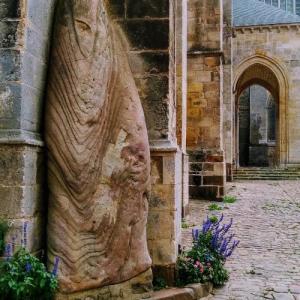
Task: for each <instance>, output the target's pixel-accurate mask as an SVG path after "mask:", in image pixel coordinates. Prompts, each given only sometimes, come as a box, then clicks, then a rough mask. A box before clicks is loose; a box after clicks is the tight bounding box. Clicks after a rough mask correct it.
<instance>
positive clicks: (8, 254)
mask: <svg viewBox="0 0 300 300" xmlns="http://www.w3.org/2000/svg"><path fill="white" fill-rule="evenodd" d="M5 257H6V260H9V259H10V258H11V244H7V245H6V246H5Z"/></svg>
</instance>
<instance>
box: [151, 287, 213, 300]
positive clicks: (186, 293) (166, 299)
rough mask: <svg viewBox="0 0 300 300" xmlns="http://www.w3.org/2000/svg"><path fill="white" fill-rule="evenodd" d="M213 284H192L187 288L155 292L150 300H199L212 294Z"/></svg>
mask: <svg viewBox="0 0 300 300" xmlns="http://www.w3.org/2000/svg"><path fill="white" fill-rule="evenodd" d="M212 289H213V286H212V284H210V283H208V284H200V283H195V284H190V285H188V286H186V287H185V288H170V289H165V290H161V291H158V292H154V293H153V296H152V298H150V299H149V300H198V299H201V298H203V297H207V296H208V295H209V294H210V293H211V292H212Z"/></svg>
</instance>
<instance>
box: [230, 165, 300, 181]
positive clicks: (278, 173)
mask: <svg viewBox="0 0 300 300" xmlns="http://www.w3.org/2000/svg"><path fill="white" fill-rule="evenodd" d="M233 179H234V180H299V179H300V170H299V168H282V169H272V168H258V167H257V168H255V167H253V168H239V169H237V170H233Z"/></svg>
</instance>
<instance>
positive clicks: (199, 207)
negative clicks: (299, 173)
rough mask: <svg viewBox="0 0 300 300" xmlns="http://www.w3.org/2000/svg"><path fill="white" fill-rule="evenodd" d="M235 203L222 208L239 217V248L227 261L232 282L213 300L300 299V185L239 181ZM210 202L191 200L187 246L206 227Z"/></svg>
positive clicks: (235, 227) (235, 228)
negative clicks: (197, 229) (194, 228)
mask: <svg viewBox="0 0 300 300" xmlns="http://www.w3.org/2000/svg"><path fill="white" fill-rule="evenodd" d="M228 194H229V195H234V196H236V197H237V201H236V202H235V203H234V204H226V205H222V206H224V207H223V211H222V212H223V213H224V216H225V220H230V218H231V217H232V218H233V219H234V225H233V231H234V232H235V233H236V236H237V238H238V239H240V241H241V242H240V246H239V248H238V249H237V250H236V252H235V253H234V255H233V256H232V258H231V259H230V260H228V262H227V267H228V269H229V270H230V280H229V281H228V283H227V284H226V286H224V287H223V288H220V289H215V290H214V295H212V296H209V297H208V298H207V299H211V300H221V299H227V300H237V299H241V300H247V299H249V300H256V299H275V300H300V181H280V182H273V181H272V182H271V181H265V182H261V181H258V182H239V183H234V184H232V185H230V186H229V191H228ZM210 204H211V202H208V201H203V200H200V201H192V202H191V204H190V216H189V217H188V218H187V220H186V223H187V224H188V225H189V226H191V227H189V228H187V229H183V237H182V239H183V245H184V246H185V247H189V246H190V244H191V241H192V239H191V228H192V226H193V225H199V224H202V221H203V219H204V218H205V216H206V215H207V214H209V215H211V214H217V215H219V214H221V213H222V212H217V213H216V212H209V211H208V206H209V205H210Z"/></svg>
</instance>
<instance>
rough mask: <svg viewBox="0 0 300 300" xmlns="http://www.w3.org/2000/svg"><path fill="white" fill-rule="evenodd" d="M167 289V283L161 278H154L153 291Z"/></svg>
mask: <svg viewBox="0 0 300 300" xmlns="http://www.w3.org/2000/svg"><path fill="white" fill-rule="evenodd" d="M166 287H167V283H166V281H165V279H164V278H162V277H154V279H153V290H154V291H159V290H162V289H165V288H166Z"/></svg>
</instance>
